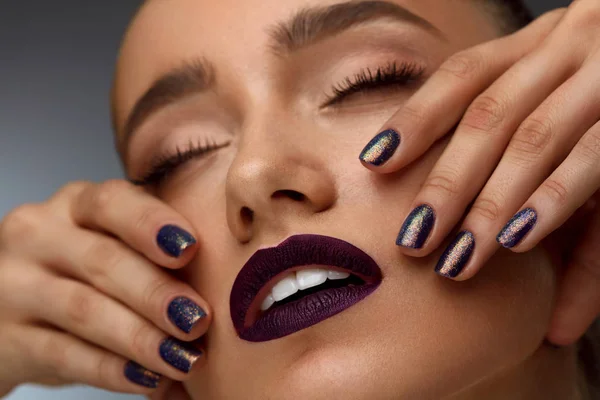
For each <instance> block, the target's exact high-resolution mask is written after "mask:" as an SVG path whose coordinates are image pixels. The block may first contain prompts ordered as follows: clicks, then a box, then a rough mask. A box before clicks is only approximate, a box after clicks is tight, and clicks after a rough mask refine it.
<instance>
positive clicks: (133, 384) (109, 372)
mask: <svg viewBox="0 0 600 400" xmlns="http://www.w3.org/2000/svg"><path fill="white" fill-rule="evenodd" d="M11 336H12V340H11V343H12V344H13V345H14V346H15V349H16V350H17V351H16V353H18V354H19V357H21V358H22V359H24V360H26V361H24V360H23V364H24V365H27V366H28V367H29V368H33V371H31V370H30V371H28V373H29V374H31V377H30V378H28V379H27V381H34V382H44V381H46V380H48V379H50V380H60V381H66V382H72V383H82V384H86V385H90V386H94V387H98V388H102V389H106V390H110V391H114V392H123V393H131V394H142V395H144V394H145V395H147V394H150V393H152V392H153V390H154V389H155V388H156V387H157V386H158V385H159V384H160V379H161V376H160V375H159V374H156V373H155V372H152V371H148V370H145V369H137V370H134V369H133V368H132V367H131V366H128V362H127V360H125V359H124V358H121V357H119V356H117V355H116V354H113V353H110V352H108V351H106V350H103V349H100V348H98V347H96V346H94V345H91V344H88V343H86V342H85V341H82V340H80V339H78V338H76V337H74V336H72V335H70V334H68V333H65V332H60V331H57V330H53V329H48V328H45V327H38V326H15V327H14V328H13V329H12V330H11ZM126 372H127V375H128V376H129V378H128V376H127V375H126V374H125V373H126Z"/></svg>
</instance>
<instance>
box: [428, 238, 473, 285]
mask: <svg viewBox="0 0 600 400" xmlns="http://www.w3.org/2000/svg"><path fill="white" fill-rule="evenodd" d="M474 249H475V237H474V236H473V234H472V233H471V232H469V231H462V232H460V233H459V234H458V235H456V238H454V241H453V242H452V243H450V245H449V246H448V247H446V250H445V251H444V254H442V256H441V257H440V260H439V261H438V263H437V266H436V267H435V272H437V273H438V274H440V275H442V276H445V277H446V278H456V277H457V276H458V275H459V274H460V273H461V272H462V270H463V269H464V268H465V265H467V262H468V261H469V258H471V254H473V250H474Z"/></svg>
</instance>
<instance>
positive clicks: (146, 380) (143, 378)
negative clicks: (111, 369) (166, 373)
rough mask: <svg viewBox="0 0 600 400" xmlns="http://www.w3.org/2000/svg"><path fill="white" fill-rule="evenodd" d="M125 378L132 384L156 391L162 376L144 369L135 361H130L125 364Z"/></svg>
mask: <svg viewBox="0 0 600 400" xmlns="http://www.w3.org/2000/svg"><path fill="white" fill-rule="evenodd" d="M125 376H126V377H127V379H129V380H130V381H131V382H133V383H135V384H137V385H141V386H145V387H148V388H151V389H156V388H157V387H158V383H159V381H160V378H161V375H160V374H157V373H156V372H152V371H150V370H149V369H146V368H144V367H142V366H141V365H140V364H138V363H136V362H135V361H129V362H128V363H127V364H125Z"/></svg>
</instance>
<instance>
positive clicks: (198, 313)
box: [168, 297, 206, 333]
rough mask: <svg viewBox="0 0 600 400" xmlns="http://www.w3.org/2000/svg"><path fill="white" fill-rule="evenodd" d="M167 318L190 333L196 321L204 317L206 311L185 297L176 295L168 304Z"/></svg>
mask: <svg viewBox="0 0 600 400" xmlns="http://www.w3.org/2000/svg"><path fill="white" fill-rule="evenodd" d="M168 314H169V319H170V320H171V322H173V324H175V326H177V327H178V328H179V329H181V330H182V331H184V332H185V333H190V332H191V331H192V329H193V328H194V325H196V323H197V322H198V321H199V320H200V319H202V318H204V317H206V312H205V311H204V310H203V309H202V308H201V307H200V306H199V305H198V304H196V303H194V302H193V301H192V300H190V299H188V298H187V297H178V298H176V299H175V300H173V301H172V302H171V304H169V310H168Z"/></svg>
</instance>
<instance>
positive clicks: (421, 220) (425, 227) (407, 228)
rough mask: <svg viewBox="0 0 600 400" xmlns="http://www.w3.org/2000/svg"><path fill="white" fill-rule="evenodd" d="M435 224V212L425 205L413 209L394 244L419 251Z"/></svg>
mask: <svg viewBox="0 0 600 400" xmlns="http://www.w3.org/2000/svg"><path fill="white" fill-rule="evenodd" d="M434 223H435V212H434V211H433V208H431V207H429V206H428V205H426V204H423V205H420V206H419V207H417V208H415V209H414V210H413V211H412V212H411V213H410V214H409V215H408V217H407V218H406V220H405V221H404V224H403V225H402V228H401V229H400V233H399V234H398V238H397V239H396V244H397V245H398V246H403V247H410V248H412V249H420V248H421V247H423V245H424V244H425V241H426V240H427V237H429V233H431V230H432V229H433V224H434Z"/></svg>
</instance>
